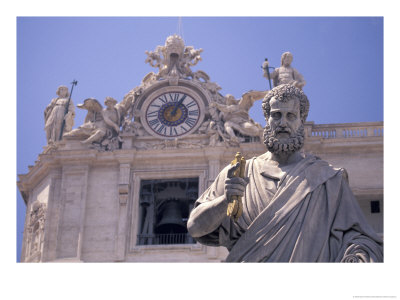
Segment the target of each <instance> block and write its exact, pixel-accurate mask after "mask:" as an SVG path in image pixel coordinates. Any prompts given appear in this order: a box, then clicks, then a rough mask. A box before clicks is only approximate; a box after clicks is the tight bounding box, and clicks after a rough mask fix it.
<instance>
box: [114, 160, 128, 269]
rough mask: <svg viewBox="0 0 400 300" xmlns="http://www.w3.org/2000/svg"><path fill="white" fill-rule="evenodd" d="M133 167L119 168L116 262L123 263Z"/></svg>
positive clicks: (122, 164)
mask: <svg viewBox="0 0 400 300" xmlns="http://www.w3.org/2000/svg"><path fill="white" fill-rule="evenodd" d="M130 171H131V166H130V164H129V163H121V164H120V166H119V179H118V202H119V212H118V228H117V238H116V240H115V260H116V261H123V260H124V259H125V248H126V235H127V230H126V222H127V215H128V199H129V178H130Z"/></svg>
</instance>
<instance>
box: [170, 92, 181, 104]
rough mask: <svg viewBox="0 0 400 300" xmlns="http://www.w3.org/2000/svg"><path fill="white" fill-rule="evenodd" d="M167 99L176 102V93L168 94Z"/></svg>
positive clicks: (177, 97)
mask: <svg viewBox="0 0 400 300" xmlns="http://www.w3.org/2000/svg"><path fill="white" fill-rule="evenodd" d="M168 95H169V98H170V99H171V101H172V102H178V100H179V94H178V93H174V94H172V93H169V94H168Z"/></svg>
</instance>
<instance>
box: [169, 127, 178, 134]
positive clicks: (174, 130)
mask: <svg viewBox="0 0 400 300" xmlns="http://www.w3.org/2000/svg"><path fill="white" fill-rule="evenodd" d="M169 135H178V131H176V128H174V127H170V128H169Z"/></svg>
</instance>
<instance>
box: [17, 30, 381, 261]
mask: <svg viewBox="0 0 400 300" xmlns="http://www.w3.org/2000/svg"><path fill="white" fill-rule="evenodd" d="M201 51H202V50H201V49H194V48H193V47H191V46H185V45H184V43H183V40H182V39H181V38H179V37H178V36H171V37H168V38H167V40H166V43H165V45H164V46H158V47H157V48H156V50H155V51H150V52H146V53H147V55H148V59H147V60H146V62H148V63H150V65H152V66H154V67H156V68H158V72H157V73H155V72H150V73H149V74H147V75H146V76H145V77H144V78H143V80H142V83H141V84H140V86H138V87H135V88H134V89H132V90H131V91H129V92H128V93H127V94H126V96H125V97H124V99H123V100H122V101H121V103H118V104H116V103H113V101H112V100H111V99H106V102H107V103H108V102H110V103H112V105H110V106H107V105H108V104H107V103H106V106H107V107H106V108H104V109H103V108H102V106H101V104H99V103H98V101H97V100H96V99H91V98H89V99H86V100H85V103H84V104H82V105H78V107H79V108H82V109H86V110H87V111H88V113H87V118H86V119H85V123H84V124H82V125H81V126H79V127H78V128H77V129H74V130H72V131H70V132H68V133H66V134H64V135H63V138H62V140H60V141H57V142H49V144H48V145H47V146H46V147H45V150H44V151H43V152H42V153H41V154H40V155H39V158H38V160H37V162H36V163H35V165H34V166H33V167H30V168H29V171H28V173H27V174H23V175H19V182H18V187H19V190H20V192H21V194H22V196H23V199H24V201H25V203H26V205H27V210H26V211H27V213H26V220H25V229H24V237H23V247H22V255H21V261H22V262H59V261H70V262H221V261H223V260H224V259H225V257H226V255H227V250H226V249H225V248H222V247H207V246H204V245H201V244H199V243H196V242H195V241H194V240H193V239H192V238H191V237H190V235H189V234H188V233H187V229H186V222H187V218H188V215H189V212H190V210H191V209H192V207H193V203H194V201H195V200H196V199H197V197H198V196H199V195H200V194H201V193H203V192H204V191H205V190H206V189H207V187H208V186H209V185H210V184H211V183H212V182H213V181H214V179H215V178H216V176H217V175H218V173H219V172H220V171H221V169H222V168H223V167H225V166H226V165H228V164H229V163H230V162H231V161H232V159H233V158H234V156H235V154H236V153H237V152H241V153H242V155H244V156H245V157H246V158H247V159H249V158H251V157H254V156H258V155H260V154H262V153H264V152H265V151H266V148H265V146H264V144H263V143H262V132H263V128H262V126H261V125H260V124H257V123H256V122H254V121H253V120H252V119H251V118H250V117H249V115H248V111H249V109H250V108H251V106H252V105H253V103H254V102H255V101H257V100H260V99H262V98H263V97H264V96H265V94H266V93H267V91H250V92H248V93H245V94H244V95H243V96H242V98H241V99H239V100H237V99H234V98H233V97H232V96H230V95H227V96H222V95H221V94H220V93H219V92H218V91H219V90H220V89H221V88H220V87H219V86H218V84H216V83H215V82H212V81H210V77H209V76H208V75H207V74H206V73H205V72H203V71H197V72H193V71H192V70H191V66H193V65H196V64H197V62H198V61H199V60H200V53H201ZM114 102H115V101H114ZM113 116H116V118H114V119H113ZM110 120H111V121H112V122H114V124H117V126H118V128H119V129H120V130H119V131H117V130H113V128H112V122H110ZM113 120H114V121H113ZM305 133H306V141H305V146H304V151H305V152H310V153H313V154H315V155H317V156H319V157H321V158H322V159H324V160H327V161H328V162H330V163H331V164H332V165H334V166H335V167H344V168H345V169H346V170H347V172H348V174H349V182H350V187H351V188H352V190H353V193H354V194H355V196H356V198H357V200H358V202H359V204H360V206H361V208H362V210H363V212H364V214H365V215H366V217H367V220H368V221H369V223H370V224H371V225H372V227H373V228H374V229H375V230H376V231H377V232H378V233H379V234H380V235H382V236H383V122H372V123H346V124H326V125H323V124H314V123H313V122H307V123H306V124H305Z"/></svg>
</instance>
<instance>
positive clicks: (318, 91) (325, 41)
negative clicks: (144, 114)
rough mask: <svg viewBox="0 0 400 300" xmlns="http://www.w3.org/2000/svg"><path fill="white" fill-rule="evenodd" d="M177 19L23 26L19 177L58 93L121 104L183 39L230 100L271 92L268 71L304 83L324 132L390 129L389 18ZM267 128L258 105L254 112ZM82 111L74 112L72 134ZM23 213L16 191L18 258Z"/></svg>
mask: <svg viewBox="0 0 400 300" xmlns="http://www.w3.org/2000/svg"><path fill="white" fill-rule="evenodd" d="M178 24H179V19H178V18H177V17H162V18H159V17H157V18H149V17H136V18H129V17H124V18H117V17H112V18H111V17H107V18H87V17H84V18H76V17H72V18H71V17H62V18H60V17H58V18H54V17H44V18H43V17H20V18H18V19H17V174H21V173H26V172H27V171H28V165H33V164H34V162H35V160H36V159H37V156H38V154H39V153H41V151H42V150H43V148H42V147H43V146H45V144H46V138H45V132H44V130H43V128H44V119H43V111H44V109H45V107H46V106H47V104H48V103H49V102H50V100H51V99H52V98H54V97H55V96H56V95H55V91H56V89H57V87H58V86H59V85H67V86H68V87H70V82H71V81H72V80H73V79H76V80H78V85H77V86H76V87H75V88H74V92H73V95H72V99H73V101H74V104H75V105H76V104H78V103H82V102H83V100H84V99H86V98H88V97H94V98H96V99H98V100H99V101H100V102H101V103H103V101H104V98H105V97H106V96H112V97H114V98H115V99H117V100H118V101H121V100H122V98H123V96H124V95H125V94H126V93H128V92H129V91H130V90H131V89H132V88H134V87H136V86H138V85H139V84H140V82H141V79H142V78H143V77H144V76H145V75H146V74H147V73H148V72H150V71H153V70H155V69H154V68H152V67H150V65H148V64H145V63H144V60H145V59H146V57H147V56H146V54H145V53H144V52H145V51H146V50H154V49H155V47H156V46H157V45H163V44H164V42H165V39H166V38H167V37H168V36H169V35H171V34H174V33H180V34H181V35H182V36H183V38H184V40H185V43H186V45H192V46H194V47H195V48H196V49H197V48H203V50H204V51H203V53H202V55H201V56H202V59H203V60H202V61H201V62H199V63H198V65H196V66H195V67H193V68H192V69H193V70H203V71H205V72H206V73H208V75H209V76H210V77H211V80H212V81H215V82H217V83H218V84H219V85H220V86H221V87H222V90H221V91H220V92H221V93H222V94H223V95H225V94H228V93H229V94H233V95H234V96H235V97H236V98H240V96H241V95H242V94H243V93H245V92H247V91H249V90H266V89H268V82H267V81H266V79H265V78H264V77H263V75H262V74H263V73H262V69H261V64H262V63H263V61H264V58H268V59H269V61H270V65H271V66H274V67H278V66H279V65H280V57H281V54H282V53H283V52H285V51H290V52H292V53H293V55H294V60H293V63H292V66H293V67H294V68H296V69H297V70H299V72H300V73H302V74H303V76H304V78H305V80H306V81H307V84H306V86H305V87H304V92H305V93H306V94H307V96H308V98H309V100H310V103H311V107H310V114H309V117H308V120H309V121H314V122H315V123H318V124H327V123H347V122H370V121H383V18H381V17H339V18H336V17H334V18H332V17H328V18H321V17H298V18H280V17H269V18H268V17H183V18H182V19H181V26H180V28H179V26H178ZM250 114H251V117H253V118H254V119H255V120H256V121H257V122H259V123H261V124H262V125H264V118H263V115H262V111H261V101H258V102H256V103H255V105H254V106H253V108H252V109H251V111H250ZM84 117H85V111H84V110H80V109H76V118H75V127H77V126H78V125H80V124H82V123H83V119H84ZM24 217H25V205H24V204H23V201H22V199H21V196H20V194H19V192H18V191H17V256H18V257H19V255H20V251H21V240H22V231H23V222H24Z"/></svg>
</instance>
